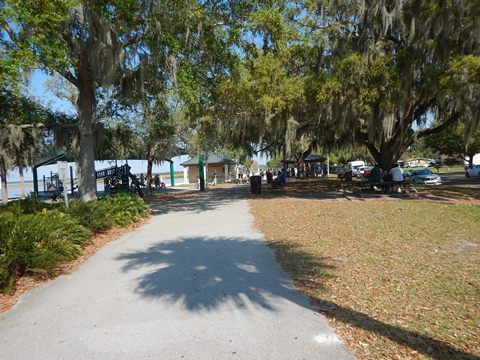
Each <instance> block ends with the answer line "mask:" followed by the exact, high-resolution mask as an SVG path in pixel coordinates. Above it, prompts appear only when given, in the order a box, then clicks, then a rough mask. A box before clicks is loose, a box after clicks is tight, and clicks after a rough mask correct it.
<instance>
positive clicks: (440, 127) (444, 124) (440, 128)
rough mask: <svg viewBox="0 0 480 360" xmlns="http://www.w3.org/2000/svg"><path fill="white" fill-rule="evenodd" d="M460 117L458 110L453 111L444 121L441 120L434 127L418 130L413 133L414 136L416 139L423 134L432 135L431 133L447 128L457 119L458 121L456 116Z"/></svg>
mask: <svg viewBox="0 0 480 360" xmlns="http://www.w3.org/2000/svg"><path fill="white" fill-rule="evenodd" d="M459 117H460V113H458V112H454V113H453V114H452V115H451V116H450V117H449V118H448V119H447V120H446V121H445V122H443V123H442V124H440V125H438V126H436V127H434V128H430V129H424V130H420V131H419V132H417V133H416V134H415V135H416V136H415V137H416V138H417V139H419V138H422V137H424V136H428V135H433V134H437V133H439V132H441V131H443V130H445V129H448V128H449V127H450V126H452V125H454V124H455V123H456V122H457V121H458V118H459Z"/></svg>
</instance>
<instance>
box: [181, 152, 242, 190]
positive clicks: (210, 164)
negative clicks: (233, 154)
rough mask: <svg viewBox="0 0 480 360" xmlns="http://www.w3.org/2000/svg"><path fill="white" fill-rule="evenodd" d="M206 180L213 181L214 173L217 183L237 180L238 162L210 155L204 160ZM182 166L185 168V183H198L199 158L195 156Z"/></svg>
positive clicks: (213, 154)
mask: <svg viewBox="0 0 480 360" xmlns="http://www.w3.org/2000/svg"><path fill="white" fill-rule="evenodd" d="M204 163H205V165H206V166H205V170H204V174H207V176H206V178H207V180H208V182H211V181H212V176H213V173H214V172H215V173H216V174H217V183H223V182H230V181H232V180H234V179H236V177H237V175H236V168H235V166H236V165H237V163H236V161H234V160H231V159H228V158H226V157H224V156H221V155H218V154H215V153H209V154H208V157H205V158H204ZM180 165H182V166H183V177H184V182H185V183H190V184H195V183H196V182H197V179H198V176H199V171H198V156H195V157H193V158H191V159H188V160H187V161H184V162H183V163H181V164H180Z"/></svg>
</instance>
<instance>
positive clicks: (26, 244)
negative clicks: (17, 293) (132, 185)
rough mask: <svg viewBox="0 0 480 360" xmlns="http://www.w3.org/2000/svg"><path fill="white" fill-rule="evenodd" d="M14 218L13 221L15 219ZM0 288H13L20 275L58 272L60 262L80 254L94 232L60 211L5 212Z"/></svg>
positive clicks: (0, 263)
mask: <svg viewBox="0 0 480 360" xmlns="http://www.w3.org/2000/svg"><path fill="white" fill-rule="evenodd" d="M12 217H13V221H12ZM0 221H2V224H1V225H2V227H3V226H4V225H5V226H6V229H8V230H5V229H3V230H2V235H3V236H5V235H6V236H5V238H4V239H2V241H1V244H2V250H0V251H2V253H1V255H0V288H1V289H4V290H7V291H8V290H10V289H11V288H12V286H13V284H14V282H15V279H16V278H17V277H18V276H21V275H24V274H27V273H35V274H46V275H54V274H55V273H56V271H57V268H58V265H59V264H60V263H61V262H62V261H65V260H70V259H73V258H75V257H76V256H78V255H79V254H80V253H81V251H82V248H83V246H84V244H85V241H86V239H88V237H89V236H90V235H91V233H90V231H89V230H88V229H86V228H85V227H83V226H82V225H80V224H79V223H78V222H77V221H76V220H75V219H74V218H72V217H71V216H69V215H68V214H65V213H62V212H60V211H58V210H51V211H47V210H44V211H42V212H39V213H37V214H23V215H20V216H17V215H14V214H13V213H11V214H10V215H8V214H7V213H5V214H2V217H1V220H0Z"/></svg>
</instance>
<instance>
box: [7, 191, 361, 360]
mask: <svg viewBox="0 0 480 360" xmlns="http://www.w3.org/2000/svg"><path fill="white" fill-rule="evenodd" d="M248 191H249V187H247V186H239V187H237V188H234V189H231V190H220V189H219V190H216V191H211V192H208V193H206V194H202V195H199V196H195V197H191V198H188V199H179V200H175V201H169V202H164V203H159V204H157V205H156V206H155V211H154V216H153V218H152V220H151V221H150V222H149V223H148V224H147V225H145V226H143V227H141V228H139V229H138V230H136V231H135V232H133V233H130V234H127V235H125V236H123V237H121V238H120V239H119V240H117V241H115V242H113V243H110V244H109V245H107V246H105V247H104V248H103V249H102V250H100V251H99V252H98V253H97V254H96V255H94V256H93V257H92V258H90V259H89V260H88V261H86V262H85V263H84V264H83V265H82V266H81V267H80V268H79V269H78V270H77V271H76V272H75V273H73V274H70V275H68V276H62V277H59V278H58V279H56V280H54V281H52V282H50V283H48V284H46V285H44V286H41V287H39V288H36V289H34V290H33V291H32V292H31V293H30V294H28V295H26V296H24V297H23V298H22V299H21V300H20V302H19V303H18V304H17V305H16V306H15V307H14V308H13V309H11V310H10V311H8V312H6V313H4V314H2V315H0V359H9V360H13V359H36V360H41V359H49V360H51V359H68V360H74V359H117V360H118V359H129V360H131V359H209V360H211V359H353V355H351V354H350V353H349V352H348V351H347V350H346V349H345V347H344V346H343V344H342V343H341V341H340V340H339V339H338V337H336V335H335V334H334V332H333V330H332V329H331V328H330V327H329V326H328V324H327V322H326V320H325V319H324V318H323V317H322V316H321V315H320V314H318V313H316V312H315V311H314V310H313V309H312V308H311V307H310V306H309V303H308V300H307V299H306V298H305V297H303V296H301V295H299V294H298V293H297V292H296V291H295V290H294V289H293V288H292V286H291V283H290V281H289V280H288V278H287V276H286V275H285V274H284V273H283V272H282V271H281V270H280V268H279V266H278V264H277V263H276V262H275V260H274V256H273V253H272V251H271V250H270V249H269V248H268V247H267V246H266V245H265V243H264V239H263V238H262V236H261V235H260V234H259V233H258V232H257V231H255V230H254V229H253V228H252V220H253V218H252V216H251V215H250V213H249V210H248V203H247V201H246V200H245V197H246V195H247V194H248Z"/></svg>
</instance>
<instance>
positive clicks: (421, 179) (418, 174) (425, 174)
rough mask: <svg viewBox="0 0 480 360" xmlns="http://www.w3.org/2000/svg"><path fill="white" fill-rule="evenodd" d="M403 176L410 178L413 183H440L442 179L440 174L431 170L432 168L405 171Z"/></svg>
mask: <svg viewBox="0 0 480 360" xmlns="http://www.w3.org/2000/svg"><path fill="white" fill-rule="evenodd" d="M405 177H406V178H407V179H410V180H411V181H412V182H413V183H418V184H425V185H441V184H442V179H441V178H440V176H438V175H437V174H435V173H434V172H432V170H430V169H427V168H424V169H416V170H411V171H406V172H405Z"/></svg>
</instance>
